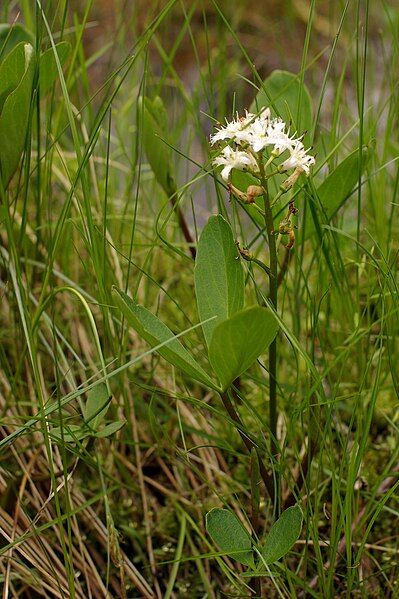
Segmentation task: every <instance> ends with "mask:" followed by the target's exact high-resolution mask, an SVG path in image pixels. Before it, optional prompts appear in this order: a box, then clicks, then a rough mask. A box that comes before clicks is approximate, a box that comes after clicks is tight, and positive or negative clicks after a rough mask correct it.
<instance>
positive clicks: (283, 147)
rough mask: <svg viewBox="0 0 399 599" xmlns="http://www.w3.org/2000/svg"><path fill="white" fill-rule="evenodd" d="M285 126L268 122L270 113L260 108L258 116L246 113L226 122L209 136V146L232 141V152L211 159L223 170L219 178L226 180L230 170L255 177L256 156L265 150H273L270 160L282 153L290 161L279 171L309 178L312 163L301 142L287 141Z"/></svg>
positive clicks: (228, 149)
mask: <svg viewBox="0 0 399 599" xmlns="http://www.w3.org/2000/svg"><path fill="white" fill-rule="evenodd" d="M285 128H286V125H285V123H284V121H283V120H282V119H280V118H271V116H270V109H269V108H266V107H264V108H262V109H261V111H260V113H259V115H256V114H252V113H250V112H248V111H245V116H243V117H239V116H238V114H237V117H236V119H234V120H233V121H231V122H228V121H227V120H226V125H225V126H224V127H220V129H218V131H217V132H216V133H215V135H212V136H211V144H212V145H213V144H215V143H216V142H219V141H232V142H234V143H235V144H236V147H235V148H232V147H230V146H226V147H225V148H223V150H222V152H221V153H220V154H219V155H218V156H216V158H215V159H214V161H213V162H214V164H215V165H217V166H223V167H224V168H223V169H222V172H221V175H222V178H223V179H224V180H225V181H228V180H229V177H230V173H231V171H232V169H234V168H235V169H238V170H243V171H250V172H251V173H253V174H257V173H258V170H259V169H258V164H257V159H256V154H258V153H259V152H262V150H264V149H265V148H266V147H267V146H269V147H273V149H272V152H271V153H272V157H273V158H274V157H276V156H279V155H280V154H282V153H283V152H285V151H288V152H289V154H290V155H289V157H288V158H287V159H286V160H285V161H284V162H283V163H282V164H280V165H279V167H278V170H279V171H281V172H285V171H288V170H291V169H295V170H296V171H297V173H298V176H299V173H300V172H304V173H305V174H306V175H309V169H310V167H311V166H312V164H314V163H315V159H314V157H313V156H310V155H309V154H308V153H307V152H308V150H305V147H304V145H303V143H302V141H301V139H300V138H295V137H294V136H293V137H290V136H289V135H288V133H287V132H286V130H285Z"/></svg>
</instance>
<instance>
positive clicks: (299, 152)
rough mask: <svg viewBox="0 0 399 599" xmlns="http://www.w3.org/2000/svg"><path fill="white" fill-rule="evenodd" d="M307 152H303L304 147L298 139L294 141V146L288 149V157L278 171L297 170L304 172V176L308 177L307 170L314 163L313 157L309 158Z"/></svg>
mask: <svg viewBox="0 0 399 599" xmlns="http://www.w3.org/2000/svg"><path fill="white" fill-rule="evenodd" d="M307 151H308V150H305V147H304V145H303V143H302V142H301V141H299V140H298V139H297V140H296V141H295V144H294V146H293V147H292V148H291V149H290V157H289V158H287V160H284V162H283V163H282V164H281V165H280V167H279V170H280V171H288V170H290V169H299V170H300V171H302V172H304V173H305V174H306V175H309V168H310V167H311V166H312V164H314V163H315V162H316V161H315V159H314V156H310V155H308V154H307Z"/></svg>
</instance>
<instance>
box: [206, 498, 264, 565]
mask: <svg viewBox="0 0 399 599" xmlns="http://www.w3.org/2000/svg"><path fill="white" fill-rule="evenodd" d="M206 530H207V531H208V533H209V535H210V536H211V538H212V540H213V541H214V543H215V544H216V545H218V546H219V547H220V549H221V550H222V551H223V552H224V553H226V554H227V555H228V556H229V557H233V558H234V559H235V560H237V561H238V562H240V564H244V566H252V565H253V552H252V549H251V548H252V540H251V537H250V535H249V533H248V531H247V530H246V529H245V528H244V526H243V525H242V524H241V522H240V521H239V519H238V518H237V516H236V515H235V514H233V513H232V512H230V511H229V510H223V509H221V508H215V509H213V510H211V511H210V512H208V513H207V515H206Z"/></svg>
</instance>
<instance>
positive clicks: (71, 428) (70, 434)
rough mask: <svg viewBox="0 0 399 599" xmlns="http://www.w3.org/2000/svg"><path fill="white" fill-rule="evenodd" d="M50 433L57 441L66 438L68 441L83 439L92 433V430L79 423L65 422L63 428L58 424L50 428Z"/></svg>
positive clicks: (73, 441)
mask: <svg viewBox="0 0 399 599" xmlns="http://www.w3.org/2000/svg"><path fill="white" fill-rule="evenodd" d="M49 433H50V436H51V437H53V438H54V439H55V440H56V441H62V440H64V441H66V442H67V443H75V442H76V441H81V440H82V439H84V438H85V437H88V436H89V435H90V432H89V431H88V430H87V429H84V428H82V427H81V426H80V425H79V424H65V425H64V426H63V427H62V429H61V427H60V426H56V427H54V428H52V429H50V431H49Z"/></svg>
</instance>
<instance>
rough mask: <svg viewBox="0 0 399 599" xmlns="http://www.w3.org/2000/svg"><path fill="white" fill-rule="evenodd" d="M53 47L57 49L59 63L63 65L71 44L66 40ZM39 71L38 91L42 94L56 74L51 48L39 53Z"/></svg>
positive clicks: (55, 77)
mask: <svg viewBox="0 0 399 599" xmlns="http://www.w3.org/2000/svg"><path fill="white" fill-rule="evenodd" d="M55 48H56V50H57V55H58V60H59V61H60V64H61V65H63V64H64V63H65V62H66V60H67V58H68V56H69V53H70V51H71V45H70V44H69V43H68V42H60V43H59V44H57V45H56V46H55ZM39 73H40V76H39V83H40V93H41V95H42V96H44V95H45V94H46V93H47V92H48V91H49V89H50V88H51V86H52V85H53V83H54V81H55V80H56V79H57V76H58V68H57V62H56V60H55V56H54V50H53V48H49V49H48V50H46V51H45V52H43V54H41V55H40V64H39Z"/></svg>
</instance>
